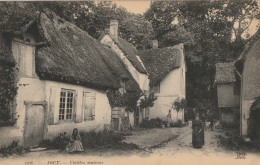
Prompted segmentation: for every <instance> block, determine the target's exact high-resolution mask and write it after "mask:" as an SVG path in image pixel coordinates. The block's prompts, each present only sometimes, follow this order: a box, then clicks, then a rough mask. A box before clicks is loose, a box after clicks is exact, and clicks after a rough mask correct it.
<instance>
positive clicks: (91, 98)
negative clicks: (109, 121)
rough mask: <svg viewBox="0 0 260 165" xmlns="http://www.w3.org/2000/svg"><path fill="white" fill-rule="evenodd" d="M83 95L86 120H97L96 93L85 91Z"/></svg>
mask: <svg viewBox="0 0 260 165" xmlns="http://www.w3.org/2000/svg"><path fill="white" fill-rule="evenodd" d="M83 95H84V99H83V109H84V120H85V121H86V120H95V107H96V93H95V92H84V94H83Z"/></svg>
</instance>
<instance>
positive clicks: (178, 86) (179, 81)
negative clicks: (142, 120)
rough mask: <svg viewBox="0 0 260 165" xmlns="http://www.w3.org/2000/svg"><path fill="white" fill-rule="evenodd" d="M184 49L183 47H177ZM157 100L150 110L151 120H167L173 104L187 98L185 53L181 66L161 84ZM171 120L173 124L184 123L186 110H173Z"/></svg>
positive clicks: (182, 55) (182, 56) (170, 73)
mask: <svg viewBox="0 0 260 165" xmlns="http://www.w3.org/2000/svg"><path fill="white" fill-rule="evenodd" d="M177 47H180V48H181V49H183V45H182V44H180V45H177ZM155 96H157V100H156V101H155V102H154V106H153V107H151V108H150V118H157V117H159V118H161V119H163V120H166V119H167V115H168V113H169V110H170V109H171V106H172V104H173V102H174V101H175V100H176V99H177V98H178V97H179V98H186V63H185V57H184V53H183V51H182V54H181V66H180V67H179V68H176V69H174V70H172V71H171V72H169V73H168V75H167V76H166V77H165V78H164V79H162V80H161V82H160V93H155ZM171 119H172V121H173V122H177V121H178V120H182V122H184V110H180V111H179V112H178V113H177V111H176V110H175V109H174V110H171Z"/></svg>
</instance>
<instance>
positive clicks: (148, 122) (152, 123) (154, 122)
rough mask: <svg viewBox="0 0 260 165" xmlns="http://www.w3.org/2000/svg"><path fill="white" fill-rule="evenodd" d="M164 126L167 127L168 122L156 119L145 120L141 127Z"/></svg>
mask: <svg viewBox="0 0 260 165" xmlns="http://www.w3.org/2000/svg"><path fill="white" fill-rule="evenodd" d="M162 124H165V125H167V122H166V121H163V120H162V119H160V118H156V119H151V120H148V119H144V120H143V121H142V123H141V124H140V127H142V128H160V127H161V125H162Z"/></svg>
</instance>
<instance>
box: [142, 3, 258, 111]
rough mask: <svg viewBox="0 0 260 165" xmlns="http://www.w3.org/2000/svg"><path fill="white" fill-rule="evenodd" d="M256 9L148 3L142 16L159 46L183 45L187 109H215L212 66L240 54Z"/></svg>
mask: <svg viewBox="0 0 260 165" xmlns="http://www.w3.org/2000/svg"><path fill="white" fill-rule="evenodd" d="M257 9H258V8H257V3H256V2H255V1H253V0H247V1H237V0H228V1H201V2H197V1H196V2H194V1H182V2H178V1H175V2H161V1H154V2H152V3H151V7H150V9H149V10H148V11H147V12H146V13H145V14H144V15H145V17H146V18H147V19H148V20H149V21H151V23H152V26H153V28H154V32H155V37H156V38H157V39H158V41H159V45H160V47H167V46H172V45H175V44H178V43H180V42H183V43H184V44H185V56H186V63H187V100H188V105H189V106H190V107H198V108H199V106H203V107H205V106H204V105H205V102H206V104H210V105H215V106H217V105H216V104H215V100H216V92H215V89H214V86H213V83H214V78H215V64H216V63H217V62H229V61H233V60H234V59H236V58H237V57H238V56H239V54H240V53H241V52H242V51H243V49H244V45H245V43H246V41H245V39H244V38H243V33H245V32H246V29H247V28H248V27H249V25H250V24H251V22H252V20H253V19H254V18H255V17H256V16H257V15H258V13H257ZM236 26H238V28H236ZM234 35H235V39H233V36H234ZM205 100H206V101H205ZM208 108H209V107H208ZM213 110H214V108H212V111H213Z"/></svg>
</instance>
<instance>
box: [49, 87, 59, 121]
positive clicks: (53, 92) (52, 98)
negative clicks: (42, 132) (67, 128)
mask: <svg viewBox="0 0 260 165" xmlns="http://www.w3.org/2000/svg"><path fill="white" fill-rule="evenodd" d="M58 91H59V90H58V89H57V87H51V88H50V101H49V111H48V124H49V125H52V124H54V123H55V121H54V113H55V107H56V105H57V104H59V102H57V98H60V94H59V93H58Z"/></svg>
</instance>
